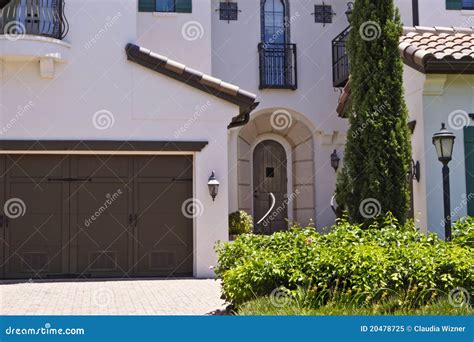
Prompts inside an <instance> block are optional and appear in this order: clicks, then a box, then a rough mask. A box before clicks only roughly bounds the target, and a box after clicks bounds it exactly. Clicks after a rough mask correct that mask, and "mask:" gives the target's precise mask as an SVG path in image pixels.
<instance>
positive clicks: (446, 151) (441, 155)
mask: <svg viewBox="0 0 474 342" xmlns="http://www.w3.org/2000/svg"><path fill="white" fill-rule="evenodd" d="M455 138H456V137H455V136H454V134H453V133H452V132H450V131H448V130H447V129H446V127H445V124H444V122H443V123H442V124H441V130H440V131H439V132H437V133H435V134H434V135H433V145H435V147H436V153H437V154H438V160H439V161H440V162H441V163H443V201H444V235H445V240H446V241H451V203H450V194H449V167H448V163H449V162H450V161H451V158H452V156H453V147H454V139H455Z"/></svg>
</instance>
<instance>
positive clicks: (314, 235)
mask: <svg viewBox="0 0 474 342" xmlns="http://www.w3.org/2000/svg"><path fill="white" fill-rule="evenodd" d="M378 221H379V223H377V224H376V223H373V224H371V225H369V226H368V227H367V228H366V227H365V226H363V225H353V224H350V223H349V222H348V221H347V220H342V219H341V220H339V221H338V222H337V224H336V225H335V226H334V227H333V228H332V231H331V232H329V233H327V234H320V233H318V232H317V231H316V230H315V229H314V228H306V229H302V228H291V229H290V230H289V231H288V232H277V233H274V234H273V235H270V236H263V235H250V234H246V235H241V236H239V237H238V238H237V239H236V240H235V241H234V242H233V243H220V244H218V245H217V246H216V250H217V253H218V261H219V262H218V266H217V268H216V269H215V271H216V273H217V275H218V276H219V277H220V278H221V279H222V290H223V297H224V298H225V299H226V300H228V301H229V302H231V303H233V304H235V305H237V306H239V305H241V304H242V303H244V302H246V301H249V300H252V299H255V298H258V297H263V296H268V295H270V294H271V293H272V291H274V290H275V289H278V288H281V287H283V288H285V289H287V290H288V291H290V293H292V294H293V295H295V296H296V293H297V292H294V291H300V292H301V289H307V293H305V296H302V295H299V296H296V298H300V302H302V303H306V302H307V297H309V298H312V299H310V301H311V302H315V303H318V304H317V305H316V306H323V305H326V304H327V303H328V302H330V301H331V300H335V298H338V299H337V300H336V302H344V301H348V300H351V301H355V302H357V303H358V305H362V304H364V303H371V301H373V300H375V301H376V302H378V301H380V300H381V298H382V297H383V298H388V297H393V296H395V294H396V296H395V297H396V298H397V301H399V302H400V303H401V304H400V306H399V307H419V306H421V305H424V304H425V303H426V302H427V301H429V300H433V298H432V296H433V294H436V296H438V295H443V294H444V295H447V294H448V293H449V292H450V291H451V290H452V289H453V288H455V287H463V288H465V289H472V288H473V286H474V268H473V267H472V265H473V264H474V250H473V248H472V247H471V246H470V245H469V243H467V244H463V243H456V241H458V240H459V241H469V239H467V240H466V238H465V236H466V233H465V231H466V230H467V231H468V232H471V229H472V227H473V225H470V226H469V225H468V224H467V223H462V224H460V225H459V226H457V230H456V233H455V234H454V239H453V241H455V242H453V243H446V242H444V241H442V240H440V239H439V238H438V237H437V236H436V235H434V234H429V235H425V234H423V233H421V232H419V231H418V230H417V229H416V228H415V227H414V225H413V223H412V222H407V223H406V224H404V225H401V224H399V223H398V222H397V220H396V219H395V218H394V217H393V216H392V215H391V214H387V215H386V217H385V218H384V219H383V220H378ZM468 222H471V223H473V221H472V220H470V221H468ZM458 230H459V232H458ZM469 234H471V233H468V234H467V236H469ZM311 296H313V297H311ZM305 298H306V299H305Z"/></svg>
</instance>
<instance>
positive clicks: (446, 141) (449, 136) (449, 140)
mask: <svg viewBox="0 0 474 342" xmlns="http://www.w3.org/2000/svg"><path fill="white" fill-rule="evenodd" d="M455 138H456V137H455V136H454V134H453V133H452V132H450V131H448V130H447V129H446V127H445V124H444V123H442V124H441V130H439V131H438V132H437V133H435V134H434V135H433V145H435V148H436V153H437V154H438V159H439V161H441V162H442V163H448V162H449V161H450V160H451V158H452V156H453V147H454V139H455Z"/></svg>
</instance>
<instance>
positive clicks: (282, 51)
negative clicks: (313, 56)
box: [258, 43, 298, 90]
mask: <svg viewBox="0 0 474 342" xmlns="http://www.w3.org/2000/svg"><path fill="white" fill-rule="evenodd" d="M258 53H259V61H260V86H259V89H267V88H272V89H291V90H295V89H296V88H297V87H298V79H297V65H296V44H266V43H260V44H258Z"/></svg>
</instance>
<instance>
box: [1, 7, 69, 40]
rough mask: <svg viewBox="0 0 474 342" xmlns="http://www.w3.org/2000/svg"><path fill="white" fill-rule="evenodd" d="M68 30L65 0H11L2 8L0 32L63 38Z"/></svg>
mask: <svg viewBox="0 0 474 342" xmlns="http://www.w3.org/2000/svg"><path fill="white" fill-rule="evenodd" d="M68 30H69V25H68V22H67V20H66V16H65V15H64V0H10V1H9V2H8V3H7V5H6V6H5V7H3V8H2V9H1V10H0V34H5V35H7V34H8V35H24V34H31V35H37V36H45V37H51V38H56V39H63V38H64V37H65V36H66V35H67V33H68Z"/></svg>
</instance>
